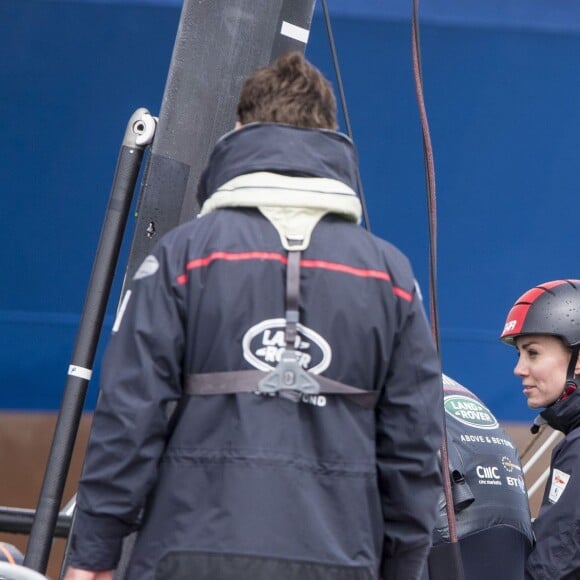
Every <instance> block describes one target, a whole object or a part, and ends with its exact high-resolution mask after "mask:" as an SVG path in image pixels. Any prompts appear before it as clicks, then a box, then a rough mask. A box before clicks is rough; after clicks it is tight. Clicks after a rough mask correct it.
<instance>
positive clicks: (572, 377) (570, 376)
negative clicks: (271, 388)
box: [559, 346, 580, 401]
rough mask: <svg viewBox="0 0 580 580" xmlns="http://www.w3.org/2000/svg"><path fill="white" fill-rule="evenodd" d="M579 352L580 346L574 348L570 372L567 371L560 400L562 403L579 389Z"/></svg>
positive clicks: (569, 366)
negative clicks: (577, 377)
mask: <svg viewBox="0 0 580 580" xmlns="http://www.w3.org/2000/svg"><path fill="white" fill-rule="evenodd" d="M579 351H580V346H574V347H572V355H571V356H570V362H569V363H568V370H567V371H566V384H565V385H564V391H563V392H562V395H561V397H560V399H559V400H560V401H562V400H564V399H567V398H568V397H569V396H570V395H571V394H572V393H573V392H574V391H575V390H576V389H577V388H578V383H577V382H576V363H577V362H578V352H579Z"/></svg>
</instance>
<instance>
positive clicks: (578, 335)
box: [501, 280, 580, 580]
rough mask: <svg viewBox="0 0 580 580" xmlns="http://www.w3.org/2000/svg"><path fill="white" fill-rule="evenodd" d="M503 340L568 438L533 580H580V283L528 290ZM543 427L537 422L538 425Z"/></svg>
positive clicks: (539, 534) (530, 396)
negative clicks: (579, 381) (515, 355)
mask: <svg viewBox="0 0 580 580" xmlns="http://www.w3.org/2000/svg"><path fill="white" fill-rule="evenodd" d="M501 340H502V341H503V342H505V343H506V344H509V345H512V346H515V348H516V349H517V351H518V357H519V358H518V363H517V365H516V367H515V369H514V373H515V374H516V375H517V376H518V377H520V378H521V379H522V383H523V386H524V389H523V393H524V395H525V396H526V397H527V400H528V406H529V407H531V408H532V409H543V411H541V412H540V415H539V420H540V422H542V423H547V424H548V425H550V426H551V427H552V428H554V429H557V430H559V431H562V432H563V433H564V435H565V436H566V437H565V438H564V439H563V440H562V441H561V442H560V443H559V444H558V446H557V447H556V448H555V449H554V452H553V454H552V461H551V464H550V477H549V480H548V484H547V485H546V490H545V492H544V498H543V500H542V506H541V508H540V514H539V516H538V518H537V519H536V521H535V522H534V533H535V536H536V546H535V548H534V550H533V551H532V553H531V555H530V557H529V558H528V561H527V564H526V579H527V580H547V579H549V580H572V579H578V578H580V501H579V497H580V428H579V427H580V390H578V389H577V387H578V383H577V381H578V380H579V379H580V362H579V360H578V358H579V357H578V352H579V350H580V280H555V281H553V282H546V283H544V284H540V285H538V286H536V287H534V288H532V289H530V290H528V291H527V292H526V293H525V294H524V295H523V296H521V297H520V298H519V299H518V300H517V302H516V303H515V304H514V306H513V307H512V308H511V310H510V312H509V314H508V316H507V319H506V323H505V326H504V329H503V332H502V334H501ZM535 424H536V425H537V424H538V420H536V421H535Z"/></svg>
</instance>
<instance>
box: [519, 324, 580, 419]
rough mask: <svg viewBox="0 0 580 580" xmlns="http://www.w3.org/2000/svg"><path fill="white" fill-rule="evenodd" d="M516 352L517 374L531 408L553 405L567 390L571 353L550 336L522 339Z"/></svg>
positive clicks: (540, 335) (541, 335) (533, 336)
mask: <svg viewBox="0 0 580 580" xmlns="http://www.w3.org/2000/svg"><path fill="white" fill-rule="evenodd" d="M516 348H517V351H518V355H519V360H518V364H517V365H516V367H515V369H514V374H515V375H516V376H518V377H520V378H521V379H522V383H523V385H524V390H523V393H524V395H525V396H526V397H527V398H528V407H531V408H532V409H538V408H540V407H547V406H548V405H551V404H552V403H554V402H555V401H556V400H557V399H558V397H560V395H561V394H562V392H563V390H564V386H565V384H566V371H567V369H568V363H569V361H570V351H569V350H568V348H566V347H565V346H564V343H563V342H562V341H561V340H560V339H559V338H556V337H555V336H550V335H547V334H527V335H524V336H519V337H518V338H516ZM576 372H578V370H577V371H576Z"/></svg>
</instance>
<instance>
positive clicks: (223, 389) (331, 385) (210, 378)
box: [184, 371, 380, 409]
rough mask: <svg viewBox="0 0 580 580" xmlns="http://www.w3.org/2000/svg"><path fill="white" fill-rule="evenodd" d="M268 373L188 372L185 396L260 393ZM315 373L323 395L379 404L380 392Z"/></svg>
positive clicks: (368, 404) (371, 405)
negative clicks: (262, 381) (262, 382)
mask: <svg viewBox="0 0 580 580" xmlns="http://www.w3.org/2000/svg"><path fill="white" fill-rule="evenodd" d="M267 375H268V373H266V372H264V371H226V372H221V373H199V374H193V375H187V376H186V377H185V385H184V392H185V394H186V395H201V396H208V395H234V394H236V393H259V392H260V391H259V390H258V383H259V381H260V380H262V379H263V378H264V377H266V376H267ZM313 376H314V377H315V378H316V381H317V382H318V384H319V385H320V391H319V394H320V395H343V396H346V397H348V398H349V399H351V400H352V401H353V402H354V403H357V404H358V405H360V406H361V407H364V408H365V409H372V408H373V407H374V406H375V405H376V404H377V401H378V398H379V395H380V393H379V391H366V390H364V389H359V388H358V387H352V386H350V385H346V384H345V383H341V382H339V381H334V380H332V379H329V378H328V377H323V376H322V375H313ZM280 390H285V389H280Z"/></svg>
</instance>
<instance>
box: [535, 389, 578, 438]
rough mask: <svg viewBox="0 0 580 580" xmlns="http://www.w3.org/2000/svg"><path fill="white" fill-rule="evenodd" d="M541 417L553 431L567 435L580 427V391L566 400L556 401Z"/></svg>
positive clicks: (576, 391)
mask: <svg viewBox="0 0 580 580" xmlns="http://www.w3.org/2000/svg"><path fill="white" fill-rule="evenodd" d="M540 415H541V416H542V417H543V418H544V419H545V420H546V421H547V423H548V425H550V427H552V429H557V430H558V431H562V433H564V434H565V435H567V434H568V433H569V432H570V431H572V430H573V429H576V428H577V427H580V389H576V390H575V391H574V392H573V393H572V394H571V395H569V396H568V397H567V398H566V399H563V400H561V401H556V402H555V403H554V404H553V405H550V406H549V407H547V408H546V409H545V410H544V411H542V412H541V413H540Z"/></svg>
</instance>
